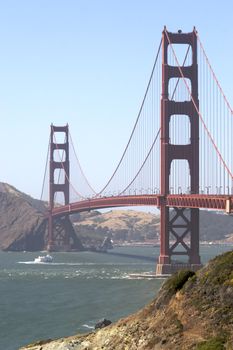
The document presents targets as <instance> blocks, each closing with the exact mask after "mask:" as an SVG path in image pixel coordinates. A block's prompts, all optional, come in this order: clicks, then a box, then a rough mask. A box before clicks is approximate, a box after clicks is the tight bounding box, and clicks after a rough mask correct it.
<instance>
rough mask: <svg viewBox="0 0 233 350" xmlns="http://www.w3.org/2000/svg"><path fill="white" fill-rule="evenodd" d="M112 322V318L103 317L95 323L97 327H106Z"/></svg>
mask: <svg viewBox="0 0 233 350" xmlns="http://www.w3.org/2000/svg"><path fill="white" fill-rule="evenodd" d="M111 323H112V322H111V321H110V320H107V319H106V318H103V319H102V320H100V321H98V322H97V323H96V325H95V329H98V328H104V327H106V326H109V325H110V324H111Z"/></svg>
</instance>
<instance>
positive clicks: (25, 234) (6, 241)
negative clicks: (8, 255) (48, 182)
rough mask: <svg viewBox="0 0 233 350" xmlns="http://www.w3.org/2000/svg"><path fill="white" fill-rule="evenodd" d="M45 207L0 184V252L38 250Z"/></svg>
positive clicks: (42, 246)
mask: <svg viewBox="0 0 233 350" xmlns="http://www.w3.org/2000/svg"><path fill="white" fill-rule="evenodd" d="M45 210H46V207H45V204H44V203H43V202H42V201H39V200H36V199H33V198H32V197H30V196H28V195H26V194H24V193H22V192H20V191H18V190H17V189H16V188H14V187H13V186H10V185H8V184H6V183H0V249H1V250H13V251H21V250H29V251H33V250H42V249H43V248H44V239H45V237H44V236H45V226H46V223H45V220H44V215H43V213H44V212H45Z"/></svg>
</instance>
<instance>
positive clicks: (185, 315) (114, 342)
mask: <svg viewBox="0 0 233 350" xmlns="http://www.w3.org/2000/svg"><path fill="white" fill-rule="evenodd" d="M232 344H233V252H228V253H225V254H223V255H221V256H219V257H217V258H215V259H214V260H212V261H210V262H209V264H208V265H207V266H205V267H204V268H202V269H201V270H200V271H198V272H197V273H196V274H195V273H194V272H191V271H180V272H178V273H176V274H175V275H173V276H172V277H171V278H169V279H168V280H166V282H165V283H164V284H163V286H162V288H161V290H160V292H159V294H158V296H157V298H156V299H155V300H154V301H153V302H152V303H151V304H149V305H147V306H146V307H145V308H144V309H142V310H140V311H139V312H137V313H136V314H134V315H131V316H129V317H127V318H124V319H122V320H119V321H118V322H117V323H115V324H111V325H109V326H108V327H105V328H103V329H100V330H97V331H94V332H92V333H89V334H87V335H77V336H73V337H68V338H62V339H59V340H55V341H51V340H50V341H48V342H46V341H44V342H39V343H37V344H31V345H28V346H27V347H24V348H22V349H21V350H25V349H27V350H55V349H56V350H65V349H73V350H84V349H85V350H100V349H103V350H126V349H132V350H149V349H154V350H189V349H195V350H205V349H215V350H217V349H219V350H221V349H222V350H223V349H228V350H232V349H233V347H232Z"/></svg>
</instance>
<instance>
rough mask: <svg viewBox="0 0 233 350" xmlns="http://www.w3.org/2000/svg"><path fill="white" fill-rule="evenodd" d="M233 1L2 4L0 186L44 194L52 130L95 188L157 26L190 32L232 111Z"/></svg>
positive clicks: (129, 113) (116, 151) (118, 141)
mask: <svg viewBox="0 0 233 350" xmlns="http://www.w3.org/2000/svg"><path fill="white" fill-rule="evenodd" d="M232 19H233V3H232V1H230V0H228V1H226V0H222V1H204V0H196V1H192V2H191V1H190V2H187V1H169V0H168V1H160V0H158V1H156V0H153V1H152V0H145V1H142V0H141V1H139V0H124V1H123V0H108V1H107V0H102V1H99V0H45V1H44V0H28V1H25V0H8V1H5V0H1V1H0V48H1V51H0V53H1V54H0V116H1V131H0V135H1V137H0V144H1V151H0V159H1V170H0V181H4V182H8V183H9V184H11V185H13V186H15V187H17V188H18V189H19V190H21V191H23V192H26V193H28V194H30V195H32V196H34V197H36V198H39V197H40V193H41V187H42V181H43V174H44V166H45V161H46V153H47V147H48V140H49V131H50V129H49V128H50V123H54V124H55V125H63V124H66V123H69V125H70V131H71V134H72V137H73V140H75V144H76V146H77V151H78V156H79V159H80V161H81V164H82V165H83V168H84V170H85V172H86V174H87V176H88V177H89V179H90V182H91V183H92V184H93V186H95V187H97V188H100V187H102V185H103V184H104V183H105V182H106V180H107V179H108V177H109V176H110V175H111V173H112V171H113V169H114V168H115V165H116V164H117V163H118V160H119V158H120V156H121V153H122V151H123V149H124V147H125V144H126V142H127V140H128V137H129V135H130V132H131V129H132V126H133V124H134V121H135V119H136V116H137V113H138V109H139V106H140V103H141V100H142V97H143V95H144V92H145V88H146V85H147V82H148V78H149V75H150V72H151V68H152V64H153V61H154V58H155V53H156V51H157V47H158V44H159V42H160V39H161V32H162V30H163V26H164V25H166V26H167V28H168V30H169V31H177V30H178V29H182V30H183V31H184V32H185V31H188V32H189V31H192V29H193V26H194V25H195V26H196V28H197V30H198V32H199V35H200V38H201V40H202V42H203V44H204V46H205V49H206V51H207V54H208V56H209V58H210V61H211V63H212V65H213V67H214V69H215V72H216V74H217V76H218V78H219V80H220V82H221V85H222V87H223V89H224V91H225V94H226V95H227V97H228V99H229V101H230V102H231V104H233V89H232V81H233V41H232V40H233V39H232V38H233V24H232Z"/></svg>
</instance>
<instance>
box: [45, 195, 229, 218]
mask: <svg viewBox="0 0 233 350" xmlns="http://www.w3.org/2000/svg"><path fill="white" fill-rule="evenodd" d="M164 203H165V205H166V206H168V207H182V208H202V209H212V210H217V211H225V212H226V213H228V214H231V213H233V196H230V195H229V196H228V195H200V194H192V195H191V194H187V195H186V194H180V195H168V196H166V197H164V196H162V195H158V194H156V195H134V196H112V197H99V198H90V199H87V200H83V201H79V202H75V203H70V204H68V205H64V206H59V207H55V208H54V209H53V211H52V215H53V216H61V215H65V214H74V213H78V212H82V211H89V210H96V209H105V208H117V207H131V206H157V207H160V205H161V204H164Z"/></svg>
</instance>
